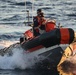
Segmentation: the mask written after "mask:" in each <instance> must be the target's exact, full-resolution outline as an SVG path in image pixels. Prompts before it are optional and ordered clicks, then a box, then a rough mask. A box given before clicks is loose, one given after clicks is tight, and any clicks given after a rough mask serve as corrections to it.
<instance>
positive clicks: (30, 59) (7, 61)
mask: <svg viewBox="0 0 76 75" xmlns="http://www.w3.org/2000/svg"><path fill="white" fill-rule="evenodd" d="M4 50H5V49H4ZM6 50H7V52H6V53H5V54H4V56H0V69H16V68H18V69H27V68H32V67H33V65H35V63H36V62H38V61H39V60H38V57H36V56H34V55H32V54H28V53H26V52H25V51H24V50H23V49H22V48H21V46H20V44H19V43H16V44H13V45H11V46H9V47H8V48H6Z"/></svg>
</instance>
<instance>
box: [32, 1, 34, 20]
mask: <svg viewBox="0 0 76 75" xmlns="http://www.w3.org/2000/svg"><path fill="white" fill-rule="evenodd" d="M33 11H34V0H32V21H33Z"/></svg>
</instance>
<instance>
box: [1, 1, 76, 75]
mask: <svg viewBox="0 0 76 75" xmlns="http://www.w3.org/2000/svg"><path fill="white" fill-rule="evenodd" d="M32 4H33V5H32ZM25 5H26V6H25ZM32 7H33V9H32ZM38 8H41V9H42V10H43V12H44V14H45V17H48V18H51V19H55V20H56V25H58V23H61V25H62V26H64V27H68V28H73V29H74V30H75V31H76V25H75V24H76V0H35V1H34V0H26V3H25V0H0V49H2V48H4V47H8V46H9V45H11V44H14V43H16V42H19V38H20V37H21V36H22V34H23V33H24V31H26V30H27V29H30V27H28V26H25V24H24V21H25V22H27V21H28V16H27V12H26V9H27V10H29V13H30V22H31V21H32V16H35V15H36V10H37V9H38ZM22 53H23V50H22V49H21V48H20V47H18V48H14V54H13V56H8V55H5V56H3V57H2V56H0V69H1V70H0V75H44V74H45V75H46V74H48V75H57V73H53V72H49V71H35V70H24V69H26V65H27V63H28V61H27V60H25V59H24V56H23V54H22ZM25 63H26V65H25ZM31 65H32V64H31ZM31 65H30V66H31ZM27 67H28V66H27ZM15 68H18V69H20V70H15Z"/></svg>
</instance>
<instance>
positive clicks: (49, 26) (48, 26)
mask: <svg viewBox="0 0 76 75" xmlns="http://www.w3.org/2000/svg"><path fill="white" fill-rule="evenodd" d="M53 29H55V23H54V22H47V23H46V32H49V31H51V30H53Z"/></svg>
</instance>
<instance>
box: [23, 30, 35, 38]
mask: <svg viewBox="0 0 76 75" xmlns="http://www.w3.org/2000/svg"><path fill="white" fill-rule="evenodd" d="M24 35H26V36H27V37H28V39H31V38H33V37H34V36H33V33H32V32H31V31H30V30H28V31H26V32H25V33H24Z"/></svg>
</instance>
